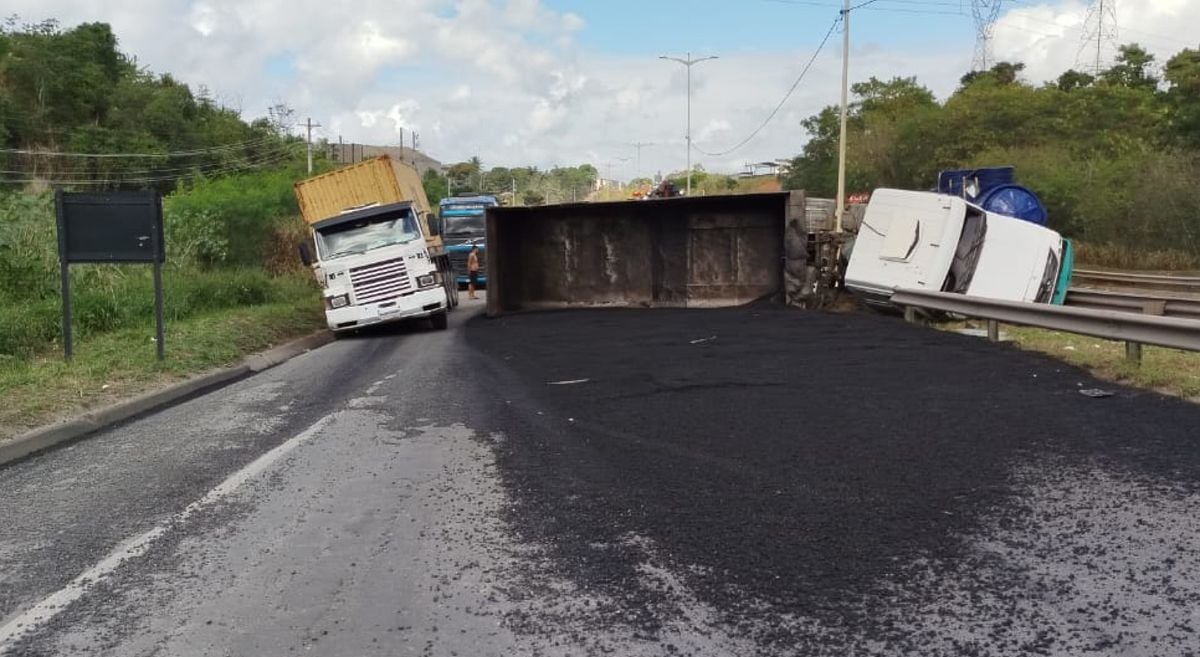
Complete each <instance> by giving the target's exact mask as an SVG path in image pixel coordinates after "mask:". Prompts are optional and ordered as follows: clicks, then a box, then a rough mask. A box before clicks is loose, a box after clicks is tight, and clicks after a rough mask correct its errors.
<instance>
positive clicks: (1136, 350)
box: [1125, 340, 1142, 365]
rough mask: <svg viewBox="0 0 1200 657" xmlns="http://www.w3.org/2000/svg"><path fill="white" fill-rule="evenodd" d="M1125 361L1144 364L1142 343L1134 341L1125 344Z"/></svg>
mask: <svg viewBox="0 0 1200 657" xmlns="http://www.w3.org/2000/svg"><path fill="white" fill-rule="evenodd" d="M1125 360H1127V361H1129V362H1131V363H1137V364H1139V365H1140V364H1141V363H1142V343H1140V342H1133V341H1132V340H1130V341H1126V342H1125Z"/></svg>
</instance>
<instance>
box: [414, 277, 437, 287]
mask: <svg viewBox="0 0 1200 657" xmlns="http://www.w3.org/2000/svg"><path fill="white" fill-rule="evenodd" d="M434 285H437V279H436V278H434V276H433V274H425V275H424V276H418V277H417V287H433V286H434Z"/></svg>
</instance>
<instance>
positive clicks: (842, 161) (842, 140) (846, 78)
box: [834, 0, 850, 233]
mask: <svg viewBox="0 0 1200 657" xmlns="http://www.w3.org/2000/svg"><path fill="white" fill-rule="evenodd" d="M849 99H850V0H843V2H842V125H841V135H840V137H838V177H837V208H836V214H835V215H834V216H835V218H836V219H835V230H836V231H837V232H839V233H840V232H842V215H843V214H844V213H845V211H846V104H847V102H849Z"/></svg>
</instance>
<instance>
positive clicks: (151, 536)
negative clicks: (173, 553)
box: [0, 412, 340, 654]
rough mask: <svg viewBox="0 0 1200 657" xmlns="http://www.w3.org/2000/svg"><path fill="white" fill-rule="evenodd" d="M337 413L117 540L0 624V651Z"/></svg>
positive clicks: (260, 469)
mask: <svg viewBox="0 0 1200 657" xmlns="http://www.w3.org/2000/svg"><path fill="white" fill-rule="evenodd" d="M339 414H340V413H338V412H335V413H331V414H329V415H326V416H325V417H323V418H321V419H320V420H317V422H316V423H314V424H313V425H312V426H310V427H309V428H307V429H305V430H304V431H303V432H301V433H299V434H297V435H296V436H293V437H291V438H289V439H288V440H287V441H285V442H284V443H283V444H281V445H279V446H278V447H276V448H274V449H272V450H271V451H269V452H267V453H266V454H263V455H262V456H260V457H258V458H257V459H255V460H254V461H252V462H251V463H250V464H248V465H246V467H244V468H242V469H241V470H238V471H237V472H235V473H233V474H232V475H230V476H229V478H227V479H226V480H225V481H222V482H221V483H220V484H218V485H217V487H216V488H213V489H212V490H210V491H208V493H207V494H206V495H205V496H204V497H202V498H200V499H198V500H196V501H195V502H192V503H191V504H189V505H188V506H187V508H185V509H184V510H183V511H180V512H179V513H177V514H175V515H173V516H171V517H170V518H168V519H167V520H165V521H163V522H161V523H159V524H158V525H157V526H155V527H154V528H153V529H151V530H150V531H148V532H146V533H144V534H141V535H140V536H135V537H133V538H131V539H129V540H127V541H125V542H123V543H121V544H120V545H118V546H117V547H116V549H114V550H113V551H112V552H110V553H109V554H108V556H106V557H104V559H102V560H101V561H100V562H99V563H97V564H96V565H94V566H92V567H91V568H89V569H87V570H86V571H84V572H83V573H82V574H80V575H79V576H78V577H76V578H75V579H74V580H72V581H71V583H69V584H67V585H66V586H64V587H63V588H61V589H59V590H58V591H55V592H54V593H51V594H50V595H48V596H46V597H45V598H44V599H42V601H41V602H39V603H37V604H36V605H34V606H32V607H30V608H29V609H27V610H26V611H24V612H23V613H21V614H20V615H19V616H16V617H14V618H12V619H10V620H9V621H8V622H7V623H5V624H4V625H3V626H0V654H4V653H5V652H7V651H8V650H9V649H10V648H11V647H12V645H11V644H12V643H14V642H15V641H16V640H17V639H20V638H21V637H22V636H23V635H25V634H27V633H29V632H33V631H34V630H36V629H38V628H40V627H41V626H43V625H45V624H46V623H48V622H50V620H51V619H53V618H54V617H55V616H57V615H58V613H59V612H61V611H62V610H63V609H66V607H67V605H69V604H71V603H72V602H75V601H76V600H78V599H80V598H82V597H83V596H84V595H85V594H87V592H88V590H90V589H91V588H92V586H94V585H95V584H96V583H97V582H98V581H100V580H101V579H103V578H105V577H107V576H108V575H110V574H112V573H113V571H115V570H116V569H117V568H119V567H120V566H121V564H123V563H125V562H126V561H129V560H130V559H136V558H137V557H139V556H141V555H143V554H145V553H146V552H147V551H148V550H149V549H150V548H151V547H152V546H153V545H154V543H155V541H157V540H158V539H160V538H162V537H163V536H164V535H165V534H166V533H167V532H168V531H169V530H170V529H172V528H175V527H178V526H179V525H181V524H183V523H185V522H187V521H188V519H189V518H191V517H192V516H193V515H195V514H196V513H197V512H198V511H200V510H201V509H203V508H204V507H206V506H208V505H210V504H212V503H214V502H216V501H217V500H219V499H221V498H222V497H225V496H226V495H228V494H230V493H232V492H233V491H235V490H237V489H238V488H239V487H241V486H242V484H244V483H246V482H247V481H249V480H250V479H252V478H254V477H256V476H258V475H260V474H262V473H263V472H264V471H265V470H266V469H267V468H270V467H271V466H272V465H274V464H275V462H276V461H278V460H279V459H280V458H282V457H283V456H285V455H286V454H287V453H288V452H291V451H292V450H294V449H296V448H297V447H299V446H300V445H302V444H304V443H305V442H307V441H309V440H311V439H312V438H313V436H315V435H317V433H319V432H320V431H321V430H322V429H324V428H325V427H326V426H327V425H328V424H329V423H330V422H332V421H333V420H334V419H335V418H336V417H337V416H338V415H339Z"/></svg>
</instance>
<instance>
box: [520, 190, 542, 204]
mask: <svg viewBox="0 0 1200 657" xmlns="http://www.w3.org/2000/svg"><path fill="white" fill-rule="evenodd" d="M521 202H522V203H524V204H525V205H541V204H543V203H545V202H546V197H545V196H544V195H543V194H542V193H541V192H538V191H536V190H533V189H527V190H525V192H524V193H523V194H521Z"/></svg>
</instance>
